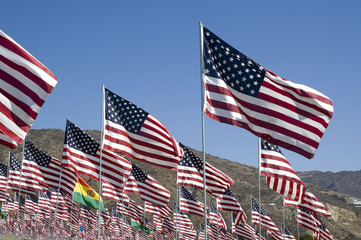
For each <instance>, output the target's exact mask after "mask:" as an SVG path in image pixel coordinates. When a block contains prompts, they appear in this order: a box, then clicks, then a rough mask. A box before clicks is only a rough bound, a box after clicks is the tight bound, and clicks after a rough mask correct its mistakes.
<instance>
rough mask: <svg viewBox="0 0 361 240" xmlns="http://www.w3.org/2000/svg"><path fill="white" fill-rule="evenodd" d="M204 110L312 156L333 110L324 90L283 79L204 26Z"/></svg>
mask: <svg viewBox="0 0 361 240" xmlns="http://www.w3.org/2000/svg"><path fill="white" fill-rule="evenodd" d="M203 46H204V47H203V65H204V69H203V80H204V83H205V89H206V90H205V91H206V101H205V105H204V109H205V112H206V114H207V115H208V116H209V117H210V118H212V119H214V120H216V121H219V122H223V123H227V124H231V125H235V126H238V127H242V128H245V129H246V130H248V131H250V132H252V133H253V134H255V135H257V136H258V137H261V138H263V139H267V140H268V141H269V142H271V143H273V144H276V145H279V146H281V147H284V148H287V149H289V150H291V151H294V152H297V153H299V154H301V155H303V156H305V157H307V158H312V157H313V156H314V154H315V152H316V149H317V147H318V145H319V142H320V140H321V138H322V135H323V133H324V132H325V130H326V128H327V126H328V124H329V122H330V121H331V118H332V115H333V105H332V101H331V100H330V99H329V98H327V97H326V96H325V95H323V94H322V93H320V92H318V91H316V90H314V89H312V88H309V87H307V86H304V85H301V84H295V83H292V82H290V81H287V80H285V79H283V78H281V77H279V76H277V75H276V74H274V73H273V72H271V71H269V70H268V69H266V68H265V67H263V66H261V65H260V64H258V63H257V62H255V61H254V60H252V59H250V58H248V57H247V56H245V55H244V54H242V53H241V52H239V51H238V50H236V49H235V48H233V47H232V46H230V45H229V44H227V43H226V42H225V41H223V40H222V39H220V38H219V37H217V36H216V35H215V34H214V33H212V32H211V31H209V30H208V29H207V28H205V27H203Z"/></svg>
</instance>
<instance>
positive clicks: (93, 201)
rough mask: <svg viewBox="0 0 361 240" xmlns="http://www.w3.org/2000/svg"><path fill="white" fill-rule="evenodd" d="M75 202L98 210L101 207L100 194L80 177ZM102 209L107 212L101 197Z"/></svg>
mask: <svg viewBox="0 0 361 240" xmlns="http://www.w3.org/2000/svg"><path fill="white" fill-rule="evenodd" d="M73 200H74V201H76V202H80V203H82V204H84V205H85V206H87V207H91V208H94V209H98V205H99V194H98V193H97V192H95V191H94V189H93V188H92V187H91V186H89V184H88V183H87V182H85V181H84V179H82V178H81V177H80V176H78V181H77V182H76V184H75V187H74V194H73ZM100 201H101V204H100V208H101V210H102V211H105V207H104V203H103V199H102V198H101V197H100Z"/></svg>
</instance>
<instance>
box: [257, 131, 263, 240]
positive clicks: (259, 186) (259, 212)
mask: <svg viewBox="0 0 361 240" xmlns="http://www.w3.org/2000/svg"><path fill="white" fill-rule="evenodd" d="M258 201H259V209H258V214H259V217H258V219H259V235H260V236H262V230H261V229H262V227H261V220H262V219H261V218H262V216H261V138H260V137H259V138H258Z"/></svg>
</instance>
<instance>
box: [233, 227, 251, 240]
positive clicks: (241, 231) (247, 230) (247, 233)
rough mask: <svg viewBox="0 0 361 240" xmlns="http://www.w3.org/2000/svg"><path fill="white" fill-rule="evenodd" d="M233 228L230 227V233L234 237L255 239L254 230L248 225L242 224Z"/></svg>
mask: <svg viewBox="0 0 361 240" xmlns="http://www.w3.org/2000/svg"><path fill="white" fill-rule="evenodd" d="M233 226H234V227H233ZM233 226H232V231H233V233H234V234H235V235H236V236H240V237H242V238H244V239H246V240H255V239H256V231H255V230H254V228H252V227H251V226H250V225H248V223H242V224H238V225H233Z"/></svg>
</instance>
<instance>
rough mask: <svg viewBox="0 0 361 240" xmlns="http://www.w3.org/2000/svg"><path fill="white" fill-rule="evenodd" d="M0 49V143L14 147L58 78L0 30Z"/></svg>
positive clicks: (19, 142) (34, 117) (31, 122)
mask: <svg viewBox="0 0 361 240" xmlns="http://www.w3.org/2000/svg"><path fill="white" fill-rule="evenodd" d="M0 46H1V47H0V83H1V89H0V102H1V104H0V105H1V106H0V112H1V114H0V122H1V124H0V144H2V145H5V146H7V147H10V148H17V144H22V143H23V141H24V139H25V137H26V134H27V132H28V131H29V129H30V128H31V126H32V125H33V123H34V121H35V119H36V117H37V115H38V113H39V111H40V109H41V107H42V105H43V104H44V102H45V100H46V99H47V97H48V96H49V94H50V93H51V92H52V90H53V89H54V87H55V85H56V84H57V78H56V77H55V76H54V75H53V73H52V72H50V71H49V70H48V69H47V68H46V67H45V66H44V65H43V64H41V63H40V62H39V61H38V60H37V59H35V58H34V57H33V56H32V55H31V54H30V53H28V52H27V51H26V50H25V49H24V48H22V47H21V46H20V45H19V44H18V43H16V42H15V41H14V40H13V39H12V38H10V37H9V36H8V35H6V34H5V33H4V32H2V31H1V30H0Z"/></svg>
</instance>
